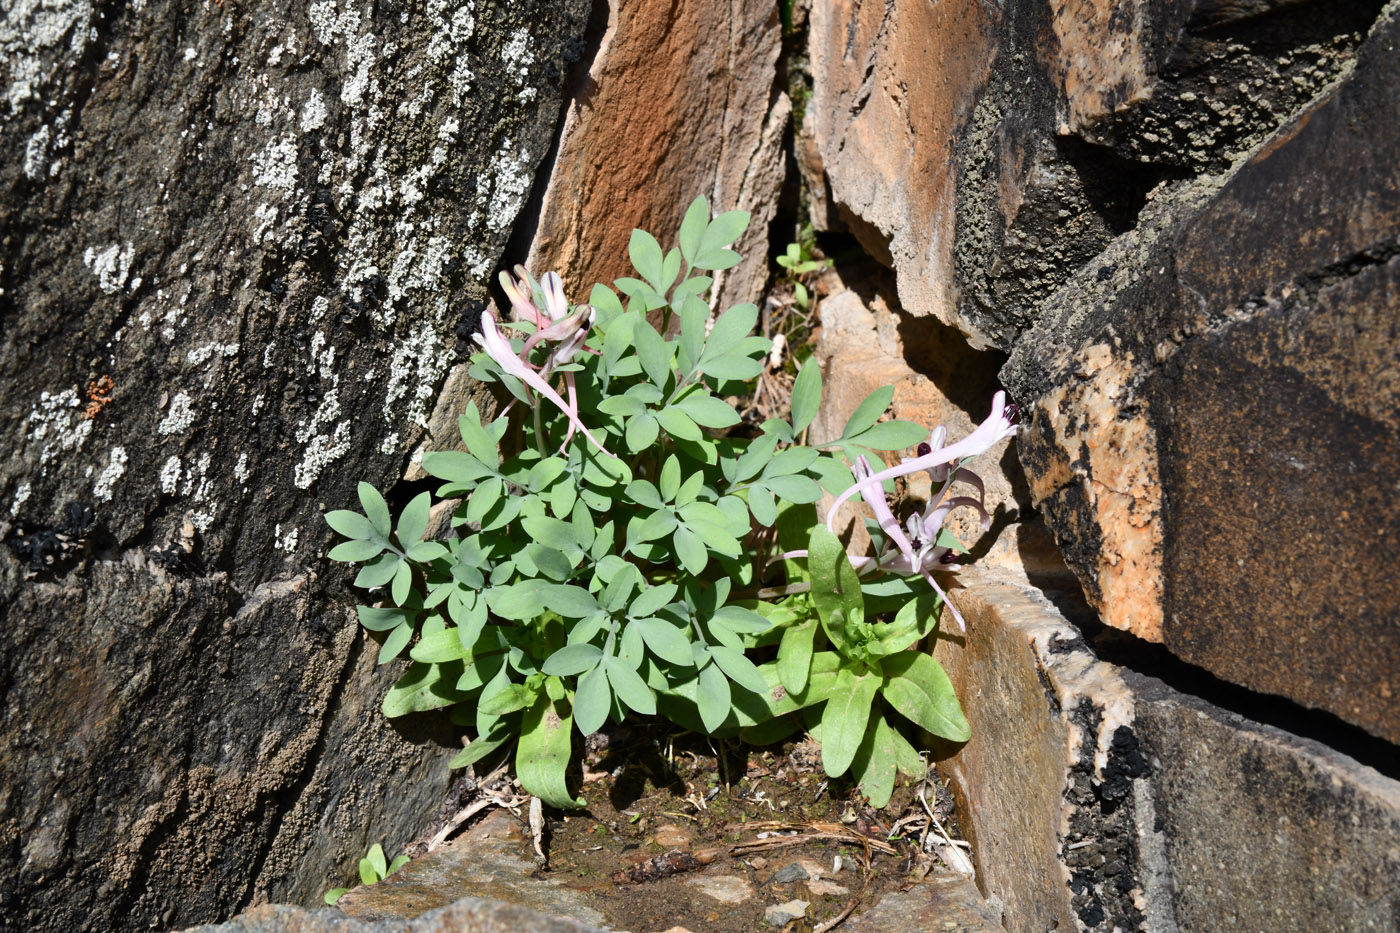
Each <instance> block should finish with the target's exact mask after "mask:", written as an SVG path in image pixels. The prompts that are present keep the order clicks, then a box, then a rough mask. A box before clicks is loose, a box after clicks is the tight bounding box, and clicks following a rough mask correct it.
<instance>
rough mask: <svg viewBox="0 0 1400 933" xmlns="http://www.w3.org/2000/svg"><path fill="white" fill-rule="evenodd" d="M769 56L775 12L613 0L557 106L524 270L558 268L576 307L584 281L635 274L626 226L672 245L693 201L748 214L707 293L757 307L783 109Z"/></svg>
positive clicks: (747, 3) (756, 1)
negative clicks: (747, 228) (583, 72)
mask: <svg viewBox="0 0 1400 933" xmlns="http://www.w3.org/2000/svg"><path fill="white" fill-rule="evenodd" d="M780 46H781V25H780V23H779V21H778V9H777V7H776V6H775V5H773V4H772V3H765V2H763V0H741V2H738V3H734V4H728V5H725V6H724V7H722V8H717V7H713V6H709V5H706V4H680V5H675V4H671V3H669V2H661V0H646V2H644V3H642V4H630V5H628V6H627V7H626V8H625V9H623V8H622V6H621V5H620V4H618V3H617V2H615V0H613V2H610V3H609V4H608V21H607V25H606V31H605V32H604V34H603V36H602V39H601V42H600V44H599V47H598V52H597V54H596V55H595V56H594V58H593V62H592V65H591V67H590V69H589V72H588V74H587V76H586V78H585V79H584V80H583V81H582V82H580V85H579V86H578V87H576V88H574V89H573V90H574V93H573V96H572V98H571V100H570V101H569V103H568V106H567V113H566V116H565V119H564V126H563V130H562V135H561V138H560V142H559V146H558V151H557V154H556V155H555V157H554V160H553V163H552V166H551V168H550V174H549V182H548V187H547V188H546V189H545V191H544V195H543V201H542V203H541V206H540V210H539V218H538V223H537V226H536V227H535V230H534V237H533V242H532V243H531V244H530V247H529V259H528V261H527V263H526V264H527V266H528V267H529V268H530V269H532V270H536V271H537V272H541V273H542V272H543V271H547V270H550V269H553V270H556V271H558V272H559V274H560V275H561V276H562V277H563V279H564V284H565V287H566V289H568V290H569V295H570V297H571V298H573V297H574V295H576V294H577V296H578V297H577V298H576V299H575V300H583V299H585V298H586V297H587V294H586V290H587V289H588V288H589V287H591V286H592V284H593V283H594V282H605V283H610V282H612V280H613V279H615V278H617V277H618V276H623V275H631V274H632V271H631V266H630V265H629V263H628V258H627V241H628V237H629V236H631V233H632V230H633V229H634V228H640V229H642V230H646V231H647V232H649V233H652V234H654V235H655V236H656V237H657V239H658V240H660V241H661V243H662V246H663V248H669V247H670V246H672V245H674V243H675V238H676V235H677V233H678V232H679V230H680V223H681V217H682V216H683V215H684V213H685V210H686V208H687V207H688V206H689V205H690V202H691V201H692V200H694V198H695V196H696V195H700V194H703V195H705V196H706V197H707V198H709V200H710V205H711V207H712V209H713V210H714V211H715V212H719V211H724V210H731V209H734V208H741V207H742V208H743V209H745V210H751V211H753V212H754V218H753V229H752V230H751V232H750V234H749V236H748V237H746V238H745V240H742V241H740V243H739V244H738V247H737V248H740V249H745V250H747V254H746V262H745V264H744V265H742V266H739V267H738V268H737V269H735V270H731V271H729V272H726V273H721V275H720V277H719V279H718V280H717V282H716V286H717V290H718V291H719V292H720V293H721V297H722V298H723V299H724V300H725V301H727V302H731V303H732V302H739V301H757V300H759V297H760V294H761V292H762V289H763V286H764V284H765V282H766V280H767V270H768V257H767V251H768V245H767V244H768V232H767V231H768V224H769V222H770V221H771V219H772V216H773V211H774V207H775V205H776V202H777V195H778V189H779V188H780V187H781V185H782V176H783V167H784V164H785V163H784V158H785V157H784V154H783V153H782V151H781V149H780V144H781V142H782V139H783V134H784V132H785V130H786V126H787V122H788V114H789V113H790V109H791V108H790V105H789V104H788V102H787V98H786V96H785V95H780V96H775V95H774V80H775V76H776V63H777V59H778V53H779V50H780ZM726 283H728V284H726Z"/></svg>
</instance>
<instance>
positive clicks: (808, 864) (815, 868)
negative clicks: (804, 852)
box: [797, 856, 840, 878]
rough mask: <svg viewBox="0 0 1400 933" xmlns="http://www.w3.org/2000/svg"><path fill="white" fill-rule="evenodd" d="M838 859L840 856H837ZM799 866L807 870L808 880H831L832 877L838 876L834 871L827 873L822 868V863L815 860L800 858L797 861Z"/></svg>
mask: <svg viewBox="0 0 1400 933" xmlns="http://www.w3.org/2000/svg"><path fill="white" fill-rule="evenodd" d="M837 858H840V856H837ZM797 864H799V865H801V866H802V867H803V868H805V869H807V877H808V878H830V877H831V876H832V875H834V874H836V873H835V872H834V871H827V870H826V869H825V868H823V867H822V865H821V863H820V862H817V861H815V860H813V859H809V858H800V859H798V860H797Z"/></svg>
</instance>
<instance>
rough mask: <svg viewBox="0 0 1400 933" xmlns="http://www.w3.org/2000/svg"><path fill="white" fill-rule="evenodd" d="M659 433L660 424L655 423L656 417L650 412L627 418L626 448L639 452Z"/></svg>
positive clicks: (653, 440) (650, 443) (654, 439)
mask: <svg viewBox="0 0 1400 933" xmlns="http://www.w3.org/2000/svg"><path fill="white" fill-rule="evenodd" d="M659 433H661V432H660V426H659V425H658V424H657V423H656V417H655V416H654V415H652V414H651V413H650V412H644V413H643V414H640V415H636V416H634V417H632V418H628V419H627V449H628V450H630V451H632V453H634V454H635V453H641V452H642V451H643V450H646V449H647V448H648V447H650V446H651V445H652V444H654V443H655V442H656V436H657V435H658V434H659Z"/></svg>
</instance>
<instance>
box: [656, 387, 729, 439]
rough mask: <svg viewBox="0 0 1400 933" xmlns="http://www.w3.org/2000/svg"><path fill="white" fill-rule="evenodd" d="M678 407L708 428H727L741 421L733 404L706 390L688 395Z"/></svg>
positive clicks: (697, 422)
mask: <svg viewBox="0 0 1400 933" xmlns="http://www.w3.org/2000/svg"><path fill="white" fill-rule="evenodd" d="M676 407H677V408H679V409H680V410H681V411H683V412H685V413H686V414H687V415H689V416H690V417H691V419H692V420H694V421H695V423H696V424H700V425H703V426H704V427H707V428H727V427H729V426H730V425H733V424H738V423H739V413H738V412H736V411H735V410H734V408H733V406H731V405H730V404H728V403H727V402H725V401H722V400H721V399H717V398H715V397H714V396H713V395H709V394H707V393H704V392H696V393H693V394H691V395H687V396H686V397H685V398H683V399H681V400H680V401H679V402H677V403H676ZM667 430H669V428H668V429H667ZM672 433H674V432H672Z"/></svg>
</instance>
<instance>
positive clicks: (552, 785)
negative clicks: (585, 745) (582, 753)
mask: <svg viewBox="0 0 1400 933" xmlns="http://www.w3.org/2000/svg"><path fill="white" fill-rule="evenodd" d="M572 727H573V722H572V720H571V717H569V716H567V715H562V714H561V712H560V708H559V707H558V706H557V705H556V704H554V703H553V702H551V701H550V699H549V696H548V695H547V694H543V693H542V694H540V696H539V697H538V698H537V699H536V700H535V705H534V706H531V707H530V708H529V709H528V710H526V711H525V714H524V716H523V717H522V718H521V720H520V744H519V745H518V746H517V747H516V751H515V775H516V777H517V778H518V779H519V780H520V786H521V787H523V788H525V790H526V792H527V793H531V794H534V795H535V796H536V797H538V798H540V799H541V800H543V801H544V802H545V803H547V804H549V805H550V806H551V807H559V808H560V809H569V808H573V807H581V806H583V805H584V802H583V801H582V800H576V799H575V798H573V797H572V796H570V794H569V788H568V784H567V783H566V781H565V779H564V775H565V771H566V769H567V768H568V766H569V754H570V751H571V750H572V747H573V746H572V738H573V737H572V736H571V735H570V732H571V730H572Z"/></svg>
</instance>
